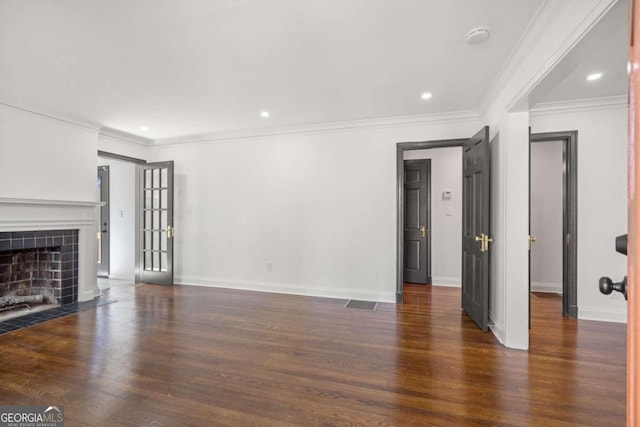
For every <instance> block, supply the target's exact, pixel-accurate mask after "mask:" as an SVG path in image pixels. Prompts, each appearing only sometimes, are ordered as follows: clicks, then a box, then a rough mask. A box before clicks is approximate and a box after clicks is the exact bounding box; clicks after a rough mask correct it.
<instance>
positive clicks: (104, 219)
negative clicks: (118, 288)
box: [97, 165, 111, 279]
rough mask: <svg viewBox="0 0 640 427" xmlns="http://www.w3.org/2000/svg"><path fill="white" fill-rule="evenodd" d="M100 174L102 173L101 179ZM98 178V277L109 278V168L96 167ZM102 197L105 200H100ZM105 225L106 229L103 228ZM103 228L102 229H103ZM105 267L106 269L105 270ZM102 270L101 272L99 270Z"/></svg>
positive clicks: (106, 166)
mask: <svg viewBox="0 0 640 427" xmlns="http://www.w3.org/2000/svg"><path fill="white" fill-rule="evenodd" d="M100 172H102V177H101V174H100ZM98 177H100V202H101V203H104V204H103V205H101V206H100V208H99V209H100V221H99V222H98V237H99V243H98V245H99V247H98V262H99V263H100V267H98V275H97V276H98V277H100V278H106V279H108V278H109V275H110V274H111V243H110V236H111V212H110V210H111V186H110V183H109V182H110V180H111V178H110V172H109V166H108V165H105V166H98ZM103 197H104V198H105V199H106V200H102V199H103ZM105 225H106V227H104V226H105ZM103 227H104V228H103ZM105 229H106V231H103V230H105ZM105 266H106V268H105ZM101 268H102V271H100V269H101Z"/></svg>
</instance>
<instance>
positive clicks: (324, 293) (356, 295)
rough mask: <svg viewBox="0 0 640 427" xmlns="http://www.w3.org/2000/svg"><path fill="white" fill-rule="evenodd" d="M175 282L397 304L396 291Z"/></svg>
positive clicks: (197, 280) (226, 281) (179, 278)
mask: <svg viewBox="0 0 640 427" xmlns="http://www.w3.org/2000/svg"><path fill="white" fill-rule="evenodd" d="M174 282H175V283H176V284H180V285H187V286H204V287H211V288H227V289H238V290H244V291H259V292H271V293H277V294H291V295H304V296H313V297H323V298H339V299H359V300H368V301H378V302H387V303H393V304H395V302H396V292H395V290H393V291H390V292H363V291H360V290H354V289H335V288H317V287H304V286H302V285H295V284H290V283H286V284H284V283H269V282H253V281H248V280H237V279H217V278H210V277H198V276H182V275H176V276H175V278H174Z"/></svg>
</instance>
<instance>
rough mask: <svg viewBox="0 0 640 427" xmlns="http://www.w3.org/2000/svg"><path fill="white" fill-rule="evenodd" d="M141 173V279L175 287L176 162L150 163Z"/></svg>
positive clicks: (142, 167) (145, 165)
mask: <svg viewBox="0 0 640 427" xmlns="http://www.w3.org/2000/svg"><path fill="white" fill-rule="evenodd" d="M141 173H142V176H141V177H140V183H141V186H142V188H141V190H142V198H143V204H142V239H141V243H142V251H141V255H142V262H141V264H142V265H141V269H140V270H141V272H140V280H141V281H142V282H145V283H154V284H159V285H173V235H174V229H173V162H160V163H146V164H144V165H141Z"/></svg>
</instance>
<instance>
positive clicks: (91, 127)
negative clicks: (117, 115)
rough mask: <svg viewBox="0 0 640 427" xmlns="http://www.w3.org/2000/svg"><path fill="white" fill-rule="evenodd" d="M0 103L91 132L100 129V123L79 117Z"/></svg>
mask: <svg viewBox="0 0 640 427" xmlns="http://www.w3.org/2000/svg"><path fill="white" fill-rule="evenodd" d="M0 105H2V106H4V107H8V108H13V109H14V110H20V111H23V112H25V113H29V114H32V115H34V116H39V117H44V118H46V119H50V120H55V121H57V122H60V123H64V124H66V125H69V126H72V127H74V128H77V129H80V130H84V131H88V132H91V133H92V134H97V133H98V132H99V131H100V125H99V124H96V123H91V122H85V121H82V120H79V119H70V118H68V117H63V116H60V115H57V114H53V113H49V112H44V111H37V110H34V109H31V108H29V107H26V106H22V105H15V104H8V103H6V102H2V101H0Z"/></svg>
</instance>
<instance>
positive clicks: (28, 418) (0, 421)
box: [0, 405, 64, 427]
mask: <svg viewBox="0 0 640 427" xmlns="http://www.w3.org/2000/svg"><path fill="white" fill-rule="evenodd" d="M0 427H64V407H63V406H46V405H43V406H0Z"/></svg>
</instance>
